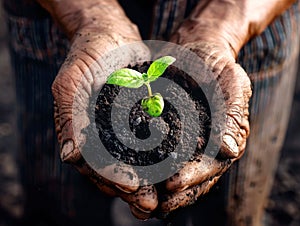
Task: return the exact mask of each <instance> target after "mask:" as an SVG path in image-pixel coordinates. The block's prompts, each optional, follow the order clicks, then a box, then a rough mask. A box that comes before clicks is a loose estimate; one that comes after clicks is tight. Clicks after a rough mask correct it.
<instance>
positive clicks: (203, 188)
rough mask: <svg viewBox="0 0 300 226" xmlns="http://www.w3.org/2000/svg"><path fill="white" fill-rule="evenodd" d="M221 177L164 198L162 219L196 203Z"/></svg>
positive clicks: (159, 208)
mask: <svg viewBox="0 0 300 226" xmlns="http://www.w3.org/2000/svg"><path fill="white" fill-rule="evenodd" d="M219 178H220V176H216V177H214V178H212V179H211V180H207V181H205V182H203V183H201V184H199V185H195V186H193V187H191V188H188V189H186V190H184V191H181V192H176V193H172V194H167V195H165V196H163V197H162V201H161V203H160V205H159V207H158V214H159V215H160V217H165V216H166V215H167V214H168V213H170V212H172V211H174V210H176V209H178V208H179V207H185V206H188V205H191V204H193V203H195V201H196V200H197V199H198V198H199V197H200V196H201V195H204V194H206V193H208V191H209V190H210V188H211V187H212V186H213V185H214V184H215V183H216V182H217V181H218V180H219Z"/></svg>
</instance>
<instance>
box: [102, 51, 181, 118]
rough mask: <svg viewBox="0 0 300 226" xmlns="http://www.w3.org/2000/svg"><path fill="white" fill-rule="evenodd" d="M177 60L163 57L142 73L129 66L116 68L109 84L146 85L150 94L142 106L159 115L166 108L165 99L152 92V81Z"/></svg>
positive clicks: (136, 86)
mask: <svg viewBox="0 0 300 226" xmlns="http://www.w3.org/2000/svg"><path fill="white" fill-rule="evenodd" d="M175 60H176V59H175V58H174V57H171V56H164V57H161V58H159V59H157V60H155V61H153V62H152V64H151V65H150V67H149V68H148V70H147V73H140V72H138V71H136V70H133V69H129V68H122V69H119V70H116V71H115V72H113V73H112V74H110V76H109V77H108V79H107V84H113V85H118V86H123V87H127V88H140V87H141V86H142V85H145V86H146V87H147V89H148V96H147V97H144V98H143V99H142V101H141V105H142V108H143V110H144V111H145V112H147V113H148V114H149V115H150V116H152V117H159V116H160V115H161V113H162V111H163V109H164V99H163V97H162V96H161V94H160V93H155V94H152V90H151V86H150V83H151V82H153V81H155V80H156V79H158V78H159V77H160V76H161V75H162V74H163V73H164V72H165V70H166V69H167V67H168V66H170V65H171V64H173V63H174V62H175Z"/></svg>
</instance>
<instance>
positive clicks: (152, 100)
mask: <svg viewBox="0 0 300 226" xmlns="http://www.w3.org/2000/svg"><path fill="white" fill-rule="evenodd" d="M141 105H142V108H143V110H144V111H145V112H147V113H148V114H149V115H150V116H152V117H159V116H160V115H161V113H162V112H163V110H164V99H163V97H162V96H161V94H160V93H155V94H154V95H153V96H151V97H146V98H143V99H142V102H141Z"/></svg>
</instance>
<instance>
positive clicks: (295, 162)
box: [0, 9, 300, 226]
mask: <svg viewBox="0 0 300 226" xmlns="http://www.w3.org/2000/svg"><path fill="white" fill-rule="evenodd" d="M299 63H300V61H299ZM0 76H1V77H0V116H1V117H0V226H5V225H6V224H5V221H6V218H9V216H12V217H18V216H20V215H21V214H22V188H21V186H20V184H19V182H18V171H17V166H16V163H15V162H14V156H15V154H16V141H15V140H16V133H17V129H16V124H15V117H16V103H15V94H14V81H13V77H12V72H11V68H10V64H9V56H8V49H7V36H6V31H5V26H4V24H3V11H1V9H0ZM299 138H300V70H298V80H297V84H296V90H295V95H294V102H293V106H292V111H291V117H290V123H289V127H288V132H287V135H286V139H285V143H284V146H283V150H282V154H281V158H280V162H279V165H278V169H277V173H276V178H275V182H274V186H273V189H272V194H271V196H270V199H269V201H268V203H267V206H266V210H267V215H266V222H267V225H272V226H277V225H278V226H279V225H280V226H285V225H291V226H298V225H300V139H299Z"/></svg>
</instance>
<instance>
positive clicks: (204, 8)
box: [171, 0, 295, 57]
mask: <svg viewBox="0 0 300 226" xmlns="http://www.w3.org/2000/svg"><path fill="white" fill-rule="evenodd" d="M293 2H295V0H204V1H200V3H199V4H198V5H197V7H196V8H195V9H194V10H193V12H192V13H191V14H190V16H189V18H188V19H187V20H186V21H185V22H184V23H183V24H182V25H181V27H180V28H179V29H178V31H177V32H176V33H175V34H174V36H173V37H172V39H171V41H174V42H177V43H179V44H184V43H188V42H195V41H200V40H202V41H208V42H214V43H217V44H221V45H224V46H226V48H227V50H229V51H230V52H231V54H232V55H233V56H234V57H236V56H237V54H238V52H239V50H240V49H241V48H242V47H243V45H244V44H245V43H246V42H247V41H248V40H249V39H250V38H252V37H254V36H255V35H258V34H260V33H261V32H262V31H263V30H264V29H265V28H266V27H267V26H268V25H269V24H270V23H271V22H272V21H273V20H274V19H275V18H276V17H277V16H278V15H280V14H281V13H283V12H284V11H285V10H286V9H287V8H288V7H290V6H291V4H292V3H293Z"/></svg>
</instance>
